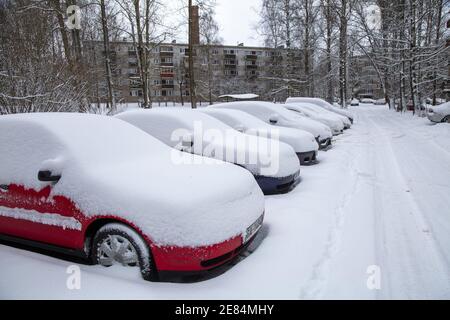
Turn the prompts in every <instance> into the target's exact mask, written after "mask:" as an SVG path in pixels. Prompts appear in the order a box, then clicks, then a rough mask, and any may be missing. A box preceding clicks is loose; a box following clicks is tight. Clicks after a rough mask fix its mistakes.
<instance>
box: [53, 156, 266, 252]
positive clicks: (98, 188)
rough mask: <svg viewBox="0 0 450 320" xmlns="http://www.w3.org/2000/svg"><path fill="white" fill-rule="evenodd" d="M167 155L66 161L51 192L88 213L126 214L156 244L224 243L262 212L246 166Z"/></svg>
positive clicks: (119, 215) (260, 201)
mask: <svg viewBox="0 0 450 320" xmlns="http://www.w3.org/2000/svg"><path fill="white" fill-rule="evenodd" d="M168 149H169V148H168ZM165 158H166V159H165V161H163V160H162V159H164V157H161V155H160V156H159V157H158V158H155V159H153V158H142V159H134V160H133V161H130V162H128V163H126V162H125V163H116V164H112V165H111V164H98V165H94V166H89V167H85V166H83V168H76V167H72V166H70V165H68V166H67V169H66V170H64V174H63V177H62V179H61V181H60V182H59V183H58V184H57V185H56V186H55V188H54V190H53V194H63V195H66V196H68V197H69V198H70V199H73V201H74V202H75V204H76V205H77V207H79V208H80V210H81V211H82V212H83V213H84V214H86V215H87V216H92V217H95V216H108V217H110V216H111V217H119V218H122V219H124V220H126V221H128V222H129V223H131V224H133V225H134V226H136V227H137V228H139V229H140V230H141V231H142V232H143V233H144V234H145V235H147V236H148V237H149V238H150V239H151V240H152V241H153V243H154V244H155V245H158V246H180V247H198V246H207V245H213V244H217V243H221V242H224V241H226V240H229V239H231V238H233V237H235V236H239V235H241V234H242V233H243V232H244V231H245V229H246V228H247V227H248V226H250V225H251V224H252V223H253V222H254V221H255V220H256V219H257V218H258V217H260V216H261V214H262V213H263V211H264V196H263V194H262V191H261V190H260V189H259V187H258V185H257V184H256V182H255V180H254V178H253V176H252V175H251V174H250V173H249V172H248V171H247V170H245V169H243V168H240V167H238V166H234V165H230V164H227V163H224V162H220V161H213V162H211V161H210V162H209V163H205V162H204V160H205V159H204V158H202V157H198V156H195V155H190V154H186V153H181V152H178V151H176V150H173V151H170V152H169V151H168V152H167V154H166V157H165ZM209 160H211V159H209ZM71 168H74V170H71ZM80 172H83V174H82V175H81V176H80ZM73 174H76V175H77V177H76V178H75V177H72V175H73ZM71 181H77V182H78V183H79V184H81V185H83V186H88V187H87V188H80V186H73V185H72V184H71Z"/></svg>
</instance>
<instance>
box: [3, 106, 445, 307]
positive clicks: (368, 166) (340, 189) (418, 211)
mask: <svg viewBox="0 0 450 320" xmlns="http://www.w3.org/2000/svg"><path fill="white" fill-rule="evenodd" d="M350 110H351V111H352V113H354V115H355V120H356V121H355V125H354V126H353V128H352V129H351V130H348V131H346V132H345V133H344V134H343V135H341V136H338V137H337V138H336V143H335V146H334V148H333V149H331V150H329V151H328V152H324V153H323V155H322V156H321V162H320V164H319V165H316V166H312V167H306V168H304V169H303V173H302V177H303V179H302V183H301V184H300V185H299V186H298V187H297V188H296V189H295V190H294V191H293V192H291V193H289V194H286V195H279V196H270V197H267V198H266V219H265V225H264V227H263V229H262V230H261V234H260V237H261V239H262V241H261V242H260V245H259V246H258V247H257V248H253V249H254V252H253V253H252V254H250V255H249V256H248V257H247V258H245V259H243V260H242V261H241V262H240V263H238V264H237V265H235V266H234V267H233V268H231V269H230V270H228V272H226V273H225V274H223V275H221V276H219V277H217V278H214V279H211V280H208V281H205V282H200V283H193V284H171V283H148V282H145V281H143V280H142V279H141V277H140V274H139V270H137V269H124V268H119V267H117V268H116V267H113V268H107V269H105V268H102V267H97V266H85V265H81V266H80V268H81V290H69V289H67V286H66V282H67V279H68V276H69V275H68V274H67V273H66V271H67V267H68V266H70V265H72V264H73V262H69V261H63V260H59V259H55V258H52V257H48V256H45V255H40V254H36V253H32V252H28V251H24V250H19V249H15V248H11V247H8V246H3V245H1V246H0V270H1V273H0V298H3V299H14V298H31V299H50V298H57V299H99V298H110V299H304V298H311V299H324V298H332V299H431V298H433V299H449V298H450V219H449V208H450V197H449V194H450V183H449V181H450V126H449V125H448V124H438V125H433V124H431V123H430V122H429V121H428V120H427V119H420V118H416V117H412V116H410V115H406V114H404V115H402V114H398V113H395V112H393V111H389V110H388V109H387V108H386V107H378V106H368V107H367V108H364V109H358V108H351V109H350ZM222 188H227V184H226V183H224V184H222ZM192 194H193V193H192ZM373 266H377V267H378V268H379V271H380V272H381V273H380V280H381V286H380V287H379V289H378V290H376V289H375V290H371V289H369V288H368V287H367V282H368V280H369V277H370V276H371V274H369V273H368V272H367V271H368V270H369V271H370V270H377V269H376V268H374V267H373Z"/></svg>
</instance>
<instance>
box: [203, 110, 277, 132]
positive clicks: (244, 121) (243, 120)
mask: <svg viewBox="0 0 450 320" xmlns="http://www.w3.org/2000/svg"><path fill="white" fill-rule="evenodd" d="M201 111H202V112H204V113H206V114H207V115H210V116H212V117H215V118H216V119H218V120H220V121H222V122H224V123H225V124H227V125H229V126H231V127H235V126H238V125H244V126H246V127H248V128H255V129H256V128H271V126H270V125H269V124H267V123H265V122H264V121H262V120H260V119H258V118H256V117H254V116H252V115H250V114H248V113H246V112H244V111H240V110H233V109H216V108H205V109H201Z"/></svg>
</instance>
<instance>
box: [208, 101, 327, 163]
mask: <svg viewBox="0 0 450 320" xmlns="http://www.w3.org/2000/svg"><path fill="white" fill-rule="evenodd" d="M201 111H202V112H204V113H206V114H207V115H209V116H211V117H214V118H216V119H217V120H220V121H222V122H223V123H225V124H226V125H228V126H230V127H232V128H234V129H235V130H237V131H240V132H242V133H246V134H251V135H257V136H270V134H271V132H272V130H274V129H276V130H277V135H278V138H279V139H280V141H281V142H284V143H287V144H288V145H290V146H291V147H292V148H293V149H294V151H295V153H297V156H298V158H299V159H300V164H302V165H312V164H315V163H316V162H317V153H318V150H319V145H318V144H317V142H316V140H315V139H314V136H313V135H312V134H310V133H308V132H305V131H303V130H298V129H292V128H287V127H276V128H274V127H273V126H272V125H270V124H267V123H265V122H264V121H262V120H260V119H258V118H256V117H254V116H252V115H250V114H248V113H246V112H243V111H239V110H232V109H229V110H228V109H217V108H205V109H201Z"/></svg>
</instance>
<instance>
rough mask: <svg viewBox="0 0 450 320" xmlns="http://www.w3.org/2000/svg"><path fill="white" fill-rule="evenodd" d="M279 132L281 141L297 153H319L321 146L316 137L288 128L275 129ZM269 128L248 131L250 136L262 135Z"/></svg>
mask: <svg viewBox="0 0 450 320" xmlns="http://www.w3.org/2000/svg"><path fill="white" fill-rule="evenodd" d="M273 129H275V130H277V131H278V134H279V139H280V141H282V142H284V143H287V144H288V145H290V146H291V147H292V148H293V149H294V151H295V153H304V152H311V151H318V150H319V145H318V144H317V141H316V139H315V138H314V136H313V135H312V134H311V133H309V132H307V131H304V130H299V129H294V128H288V127H278V126H277V127H275V126H274V127H273ZM266 130H267V128H266V127H264V128H259V129H258V128H255V129H250V130H248V131H247V133H248V134H260V133H264V132H266Z"/></svg>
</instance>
